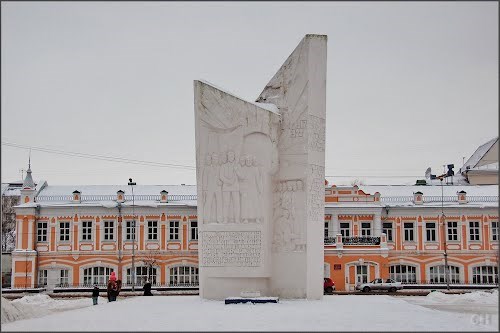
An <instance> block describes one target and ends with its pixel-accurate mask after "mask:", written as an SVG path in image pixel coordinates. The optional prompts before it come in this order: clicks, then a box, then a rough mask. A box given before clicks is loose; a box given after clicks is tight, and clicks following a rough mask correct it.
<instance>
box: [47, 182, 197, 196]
mask: <svg viewBox="0 0 500 333" xmlns="http://www.w3.org/2000/svg"><path fill="white" fill-rule="evenodd" d="M75 190H78V191H80V192H81V194H82V195H83V196H85V195H116V192H118V191H119V190H122V191H123V192H125V194H126V195H129V194H132V188H131V186H129V185H126V184H124V185H47V186H46V187H45V188H43V189H42V191H40V193H39V194H38V196H39V197H45V196H67V195H71V194H72V193H73V191H75ZM162 190H165V191H167V192H168V194H169V195H196V185H135V186H134V195H160V192H161V191H162Z"/></svg>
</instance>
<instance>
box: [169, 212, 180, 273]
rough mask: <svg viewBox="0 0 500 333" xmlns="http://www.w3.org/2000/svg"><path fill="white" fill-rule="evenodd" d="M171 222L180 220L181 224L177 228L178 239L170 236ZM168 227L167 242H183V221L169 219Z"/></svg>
mask: <svg viewBox="0 0 500 333" xmlns="http://www.w3.org/2000/svg"><path fill="white" fill-rule="evenodd" d="M170 222H178V223H179V226H178V228H177V235H178V236H179V238H178V239H171V238H170ZM167 228H168V230H167V231H168V237H167V242H182V221H181V220H169V221H167ZM181 266H182V265H181Z"/></svg>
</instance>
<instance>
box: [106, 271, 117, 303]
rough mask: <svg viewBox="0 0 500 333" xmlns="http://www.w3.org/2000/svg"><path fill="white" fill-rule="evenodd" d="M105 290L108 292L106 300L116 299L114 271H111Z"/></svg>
mask: <svg viewBox="0 0 500 333" xmlns="http://www.w3.org/2000/svg"><path fill="white" fill-rule="evenodd" d="M106 290H107V293H108V302H113V301H116V296H118V284H117V283H116V275H115V272H111V275H110V277H109V281H108V287H107V288H106Z"/></svg>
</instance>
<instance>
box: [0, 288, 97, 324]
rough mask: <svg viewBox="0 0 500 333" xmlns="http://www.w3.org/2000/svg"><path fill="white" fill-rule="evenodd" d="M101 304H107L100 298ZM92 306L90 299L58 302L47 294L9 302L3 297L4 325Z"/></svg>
mask: <svg viewBox="0 0 500 333" xmlns="http://www.w3.org/2000/svg"><path fill="white" fill-rule="evenodd" d="M98 302H99V303H106V302H107V301H106V300H105V298H102V297H99V300H98ZM91 305H92V299H91V298H90V297H86V298H78V299H66V300H57V299H53V298H51V297H50V296H49V295H46V294H35V295H27V296H24V297H22V298H19V299H16V300H13V301H9V300H7V299H5V298H4V297H2V324H3V323H8V322H11V321H16V320H21V319H30V318H38V317H43V316H46V315H48V314H51V313H54V312H60V311H66V310H73V309H79V308H83V307H87V306H91Z"/></svg>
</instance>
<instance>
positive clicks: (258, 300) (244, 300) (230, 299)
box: [224, 297, 279, 304]
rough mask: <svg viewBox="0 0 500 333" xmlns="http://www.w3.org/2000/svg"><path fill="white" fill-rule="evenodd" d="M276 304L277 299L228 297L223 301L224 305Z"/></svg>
mask: <svg viewBox="0 0 500 333" xmlns="http://www.w3.org/2000/svg"><path fill="white" fill-rule="evenodd" d="M249 302H251V303H254V304H255V303H278V302H279V297H228V298H226V299H225V301H224V303H225V304H239V303H249Z"/></svg>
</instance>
